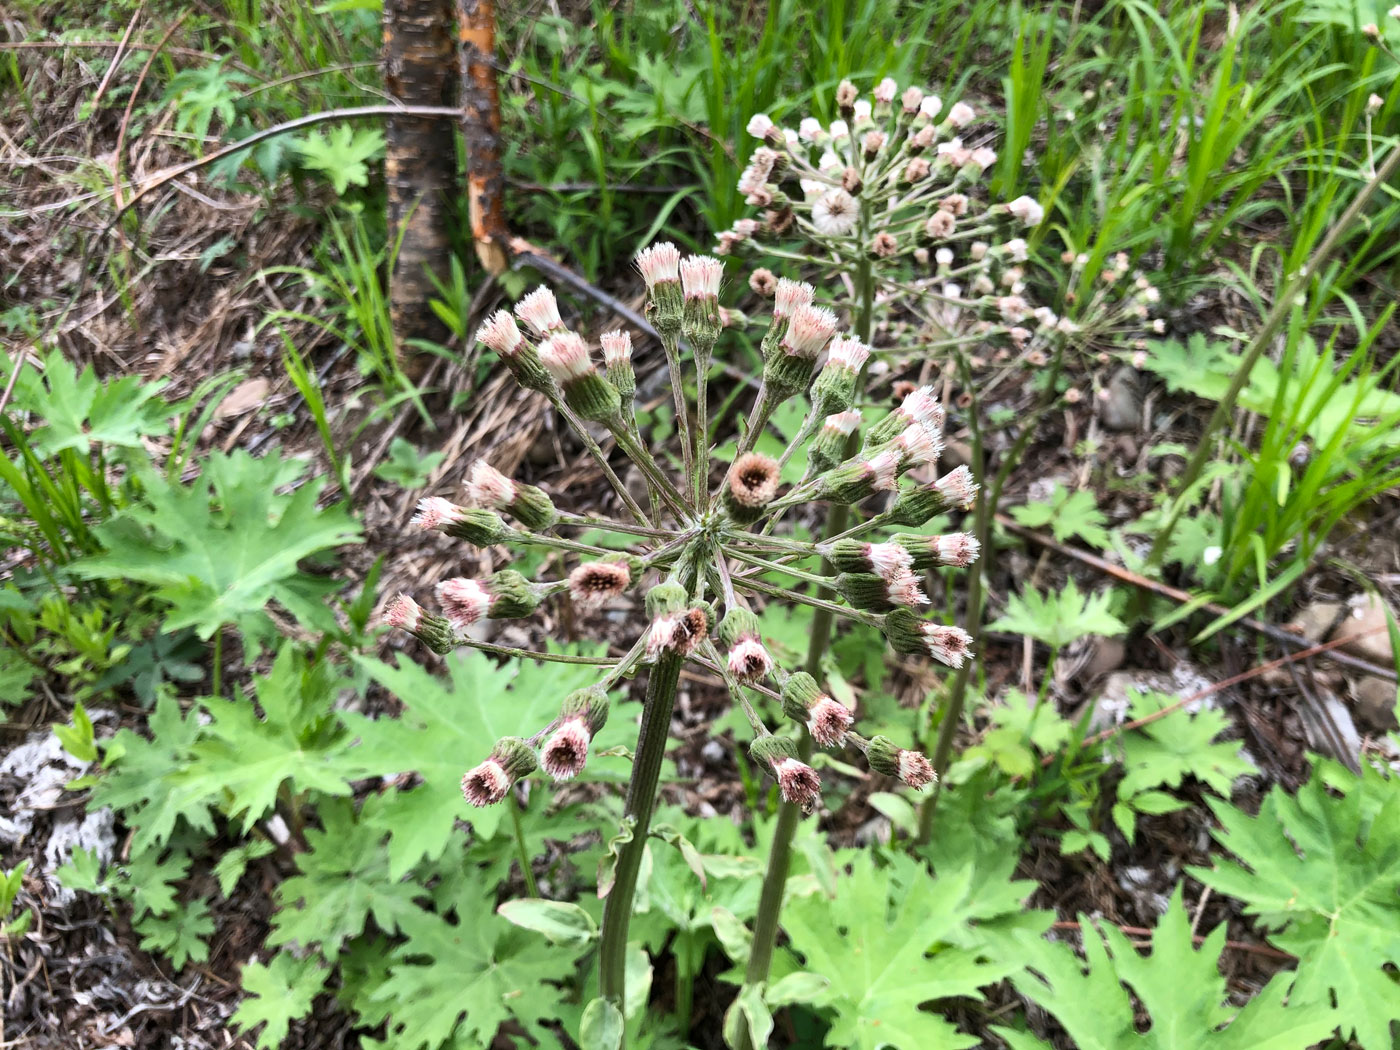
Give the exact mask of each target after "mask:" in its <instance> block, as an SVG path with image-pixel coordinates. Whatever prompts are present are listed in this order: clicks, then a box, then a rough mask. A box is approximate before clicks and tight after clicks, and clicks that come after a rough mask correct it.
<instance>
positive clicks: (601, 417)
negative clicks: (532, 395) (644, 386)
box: [540, 332, 622, 423]
mask: <svg viewBox="0 0 1400 1050" xmlns="http://www.w3.org/2000/svg"><path fill="white" fill-rule="evenodd" d="M540 361H541V363H542V364H543V365H544V367H545V369H546V370H547V371H548V372H549V374H550V375H551V376H552V377H553V379H554V381H555V382H556V383H558V384H559V385H560V387H562V388H563V391H564V400H565V401H566V402H567V403H568V405H569V407H570V408H572V409H573V410H574V411H575V412H577V413H578V414H579V415H580V416H581V417H582V418H584V419H588V420H592V421H593V422H595V423H603V422H607V421H609V420H613V419H617V418H618V417H619V416H620V415H621V411H622V399H621V397H620V396H619V395H618V392H617V388H616V387H615V386H613V385H612V384H611V383H609V382H608V381H607V380H606V379H604V378H603V377H602V376H600V375H599V374H598V370H597V369H596V368H594V367H593V362H592V361H591V360H589V357H588V344H587V343H585V342H584V341H583V337H582V336H580V335H578V334H577V333H575V332H556V333H555V334H554V335H551V336H550V337H549V338H548V339H546V340H545V341H544V343H543V344H542V345H541V346H540Z"/></svg>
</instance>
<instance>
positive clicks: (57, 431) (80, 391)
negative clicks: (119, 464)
mask: <svg viewBox="0 0 1400 1050" xmlns="http://www.w3.org/2000/svg"><path fill="white" fill-rule="evenodd" d="M0 364H8V362H0ZM0 374H5V375H8V370H7V369H6V368H4V367H0ZM164 386H165V383H164V381H160V382H149V381H147V380H145V379H142V378H141V377H139V376H123V377H122V378H120V379H112V380H109V381H107V382H105V383H104V382H103V381H102V380H100V379H99V378H98V377H97V372H96V370H95V369H94V368H93V367H92V365H88V366H87V367H86V368H84V369H83V370H82V371H81V372H79V371H78V370H77V368H76V367H74V365H73V364H72V362H70V361H69V360H68V359H67V358H65V357H64V356H63V353H62V352H61V351H58V350H55V351H53V352H52V353H50V354H49V355H48V356H47V357H45V358H44V360H43V363H42V366H41V367H30V368H25V369H24V370H23V371H22V372H21V373H20V376H19V379H17V380H16V381H15V394H14V399H15V404H16V405H17V406H18V407H19V408H21V409H24V410H25V411H27V412H32V413H33V414H34V415H36V416H38V417H39V418H40V419H41V420H42V421H43V422H42V425H40V426H38V427H37V428H35V430H34V431H33V432H32V433H31V434H30V441H31V442H32V444H33V447H34V451H35V452H36V453H37V454H38V455H40V456H52V455H54V454H56V453H58V452H62V451H64V450H65V449H74V450H75V451H77V452H80V453H82V454H83V455H87V454H88V452H89V451H90V450H91V447H92V446H93V445H94V444H96V445H99V446H107V447H110V448H118V447H120V448H137V447H140V445H141V439H142V438H143V437H146V436H159V435H161V434H164V433H166V432H167V431H168V430H169V425H168V423H167V417H168V416H169V415H170V406H169V405H167V404H166V403H165V402H164V401H162V400H160V398H159V396H158V395H159V394H160V392H161V389H162V388H163V387H164Z"/></svg>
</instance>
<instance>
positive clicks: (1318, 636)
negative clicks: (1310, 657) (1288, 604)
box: [1285, 602, 1342, 642]
mask: <svg viewBox="0 0 1400 1050" xmlns="http://www.w3.org/2000/svg"><path fill="white" fill-rule="evenodd" d="M1341 615H1342V606H1341V603H1339V602H1313V603H1312V604H1311V605H1309V606H1307V608H1305V609H1304V610H1303V611H1302V612H1300V613H1299V614H1298V615H1297V616H1295V617H1293V622H1292V623H1290V624H1287V625H1285V626H1286V629H1287V630H1290V631H1292V632H1294V633H1295V634H1301V635H1302V636H1303V637H1304V638H1306V639H1307V640H1308V641H1310V642H1320V641H1322V638H1323V636H1324V635H1325V634H1327V632H1328V631H1330V630H1331V629H1332V625H1333V624H1334V623H1336V622H1337V620H1338V619H1339V618H1340V617H1341Z"/></svg>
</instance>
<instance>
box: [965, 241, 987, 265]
mask: <svg viewBox="0 0 1400 1050" xmlns="http://www.w3.org/2000/svg"><path fill="white" fill-rule="evenodd" d="M991 248H992V246H991V245H990V244H988V243H987V242H986V241H973V242H972V243H971V244H970V245H968V248H967V254H968V255H969V256H970V257H971V258H972V261H973V262H981V261H982V260H983V259H985V258H986V257H987V252H989V251H991Z"/></svg>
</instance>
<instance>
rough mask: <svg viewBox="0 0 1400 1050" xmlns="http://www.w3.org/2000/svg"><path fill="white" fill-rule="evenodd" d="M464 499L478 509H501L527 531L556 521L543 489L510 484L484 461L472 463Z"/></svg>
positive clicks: (537, 529)
mask: <svg viewBox="0 0 1400 1050" xmlns="http://www.w3.org/2000/svg"><path fill="white" fill-rule="evenodd" d="M467 497H468V498H469V499H470V500H471V501H472V502H473V503H475V504H477V505H478V506H484V507H490V508H492V509H494V510H504V511H506V512H508V513H510V514H513V515H515V517H516V518H517V519H518V520H519V521H520V523H521V524H522V525H524V526H525V527H526V528H528V529H533V530H535V531H536V532H538V531H540V530H542V529H547V528H549V527H550V526H551V525H553V524H554V523H555V522H556V521H558V520H559V512H558V511H556V510H555V509H554V502H553V501H552V500H551V499H550V498H549V496H548V495H546V494H545V492H544V490H543V489H539V488H536V487H535V486H534V485H526V484H524V483H522V482H518V481H512V480H511V479H510V478H508V477H506V476H505V475H504V474H502V473H501V472H500V471H499V470H497V469H496V468H495V467H493V466H491V464H489V463H487V462H486V461H485V460H484V459H479V460H477V461H476V462H475V463H473V464H472V470H471V475H470V478H469V479H468V481H467Z"/></svg>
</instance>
